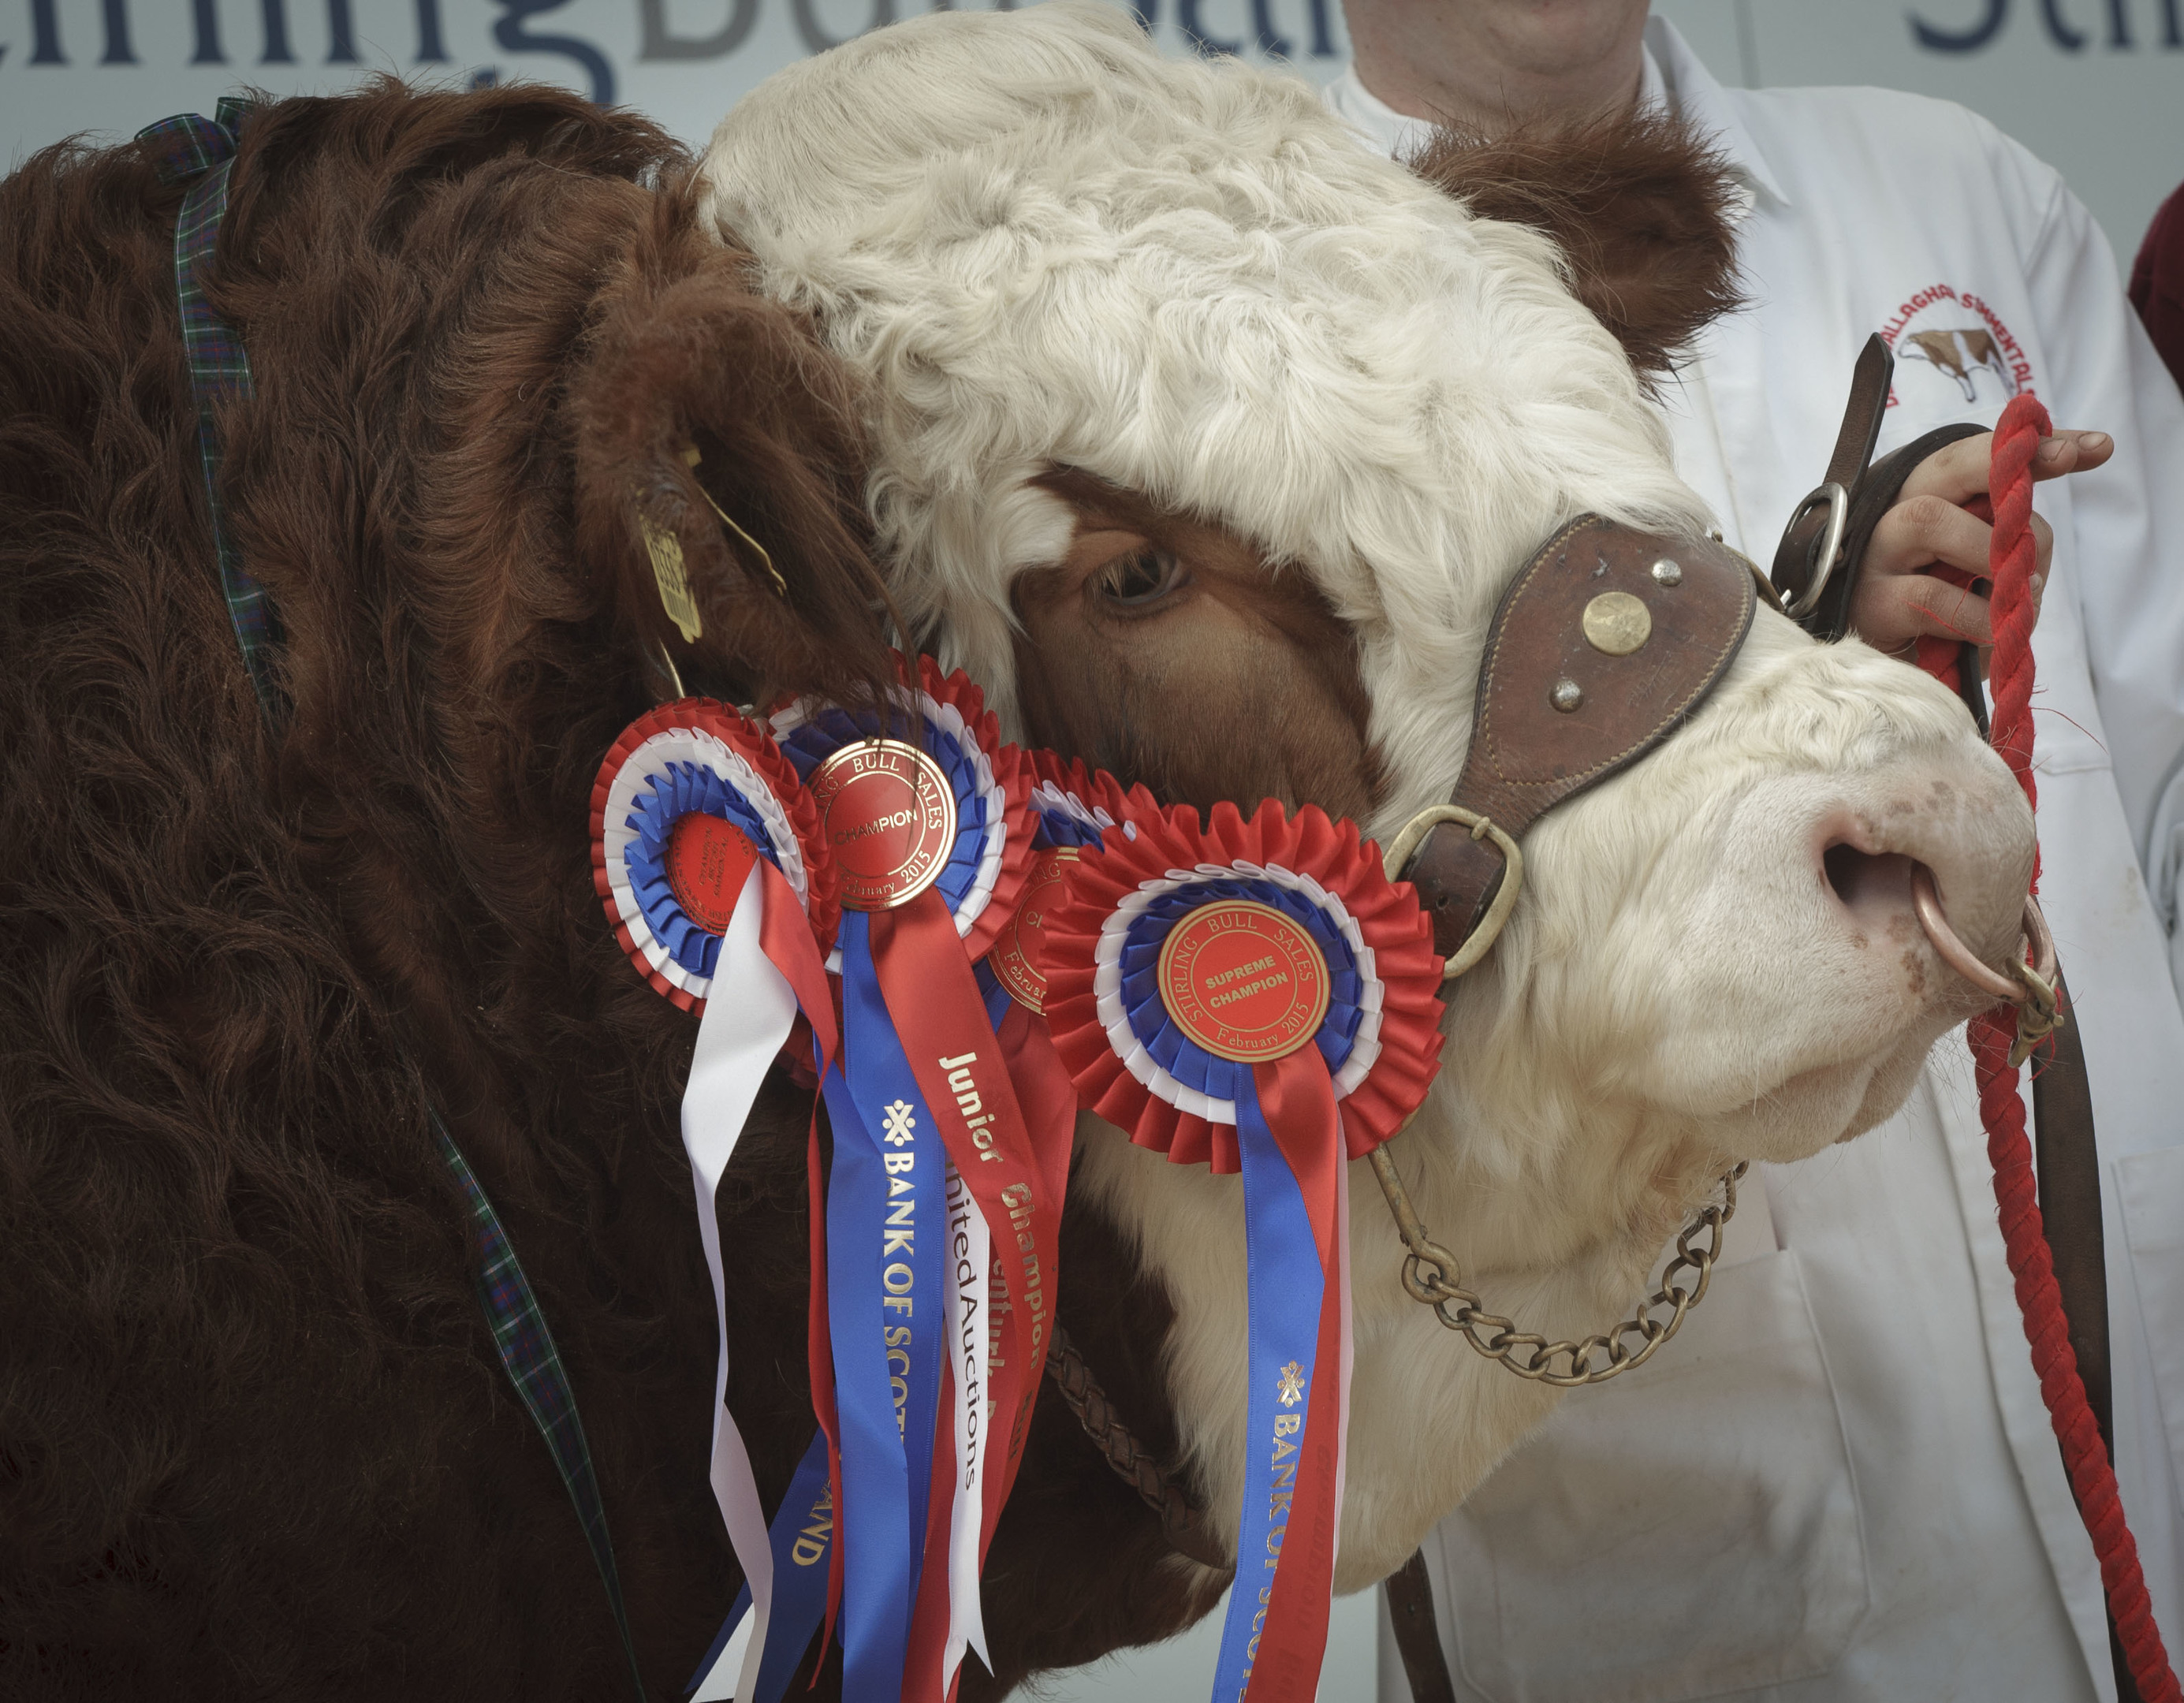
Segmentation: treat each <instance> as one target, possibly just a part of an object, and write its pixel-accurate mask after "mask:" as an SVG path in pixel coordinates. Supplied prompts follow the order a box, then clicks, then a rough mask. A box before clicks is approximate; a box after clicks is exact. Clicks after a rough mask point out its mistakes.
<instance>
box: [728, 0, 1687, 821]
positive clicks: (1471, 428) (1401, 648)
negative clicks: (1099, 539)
mask: <svg viewBox="0 0 2184 1703" xmlns="http://www.w3.org/2000/svg"><path fill="white" fill-rule="evenodd" d="M704 175H705V181H706V190H705V195H706V207H707V211H708V213H709V214H710V218H711V219H712V220H714V221H715V222H716V225H717V227H718V228H719V229H721V231H723V232H733V235H734V236H735V237H736V238H737V239H738V240H739V241H740V242H744V244H746V245H748V246H749V248H750V249H751V250H752V252H753V253H755V255H756V257H757V259H758V261H759V263H760V280H761V287H763V288H764V289H765V290H766V292H768V293H770V294H772V295H773V296H775V297H776V298H779V299H781V300H783V302H786V303H790V304H792V305H794V306H796V307H799V308H801V309H807V310H809V311H811V313H812V314H814V316H815V318H816V320H817V322H818V324H819V326H820V327H821V331H822V336H823V337H824V338H825V339H826V341H827V342H828V344H829V345H831V347H832V348H833V349H834V350H835V351H836V352H837V353H838V354H840V355H842V356H843V357H844V358H845V359H847V360H848V362H849V363H850V365H851V366H852V367H853V368H855V370H857V371H858V373H859V374H860V375H861V376H862V377H863V378H864V379H865V380H866V381H867V382H868V384H869V386H870V394H871V398H872V401H871V404H870V405H871V410H872V419H871V425H872V431H873V443H874V453H875V461H874V465H873V469H872V476H871V484H870V489H869V493H868V494H869V500H870V504H871V507H872V515H873V517H874V520H875V521H876V522H877V526H878V530H879V540H880V545H881V548H882V550H883V554H884V556H885V557H886V559H888V560H889V563H890V571H891V574H892V576H893V580H894V587H895V590H896V593H897V596H898V598H899V599H900V603H901V605H902V607H903V609H904V612H905V617H906V618H907V619H908V620H909V621H911V623H912V624H913V626H914V627H915V628H916V629H917V631H918V632H921V633H924V634H930V635H932V637H933V643H934V644H935V647H936V648H937V649H938V650H939V654H941V656H942V659H944V661H946V662H948V663H950V665H961V666H963V667H965V668H967V669H968V670H969V671H971V673H972V676H973V677H974V678H976V679H978V681H979V682H981V683H982V684H983V686H984V687H986V690H987V693H988V697H989V702H991V703H992V704H994V705H995V708H996V709H997V710H999V711H1000V713H1001V715H1002V718H1003V723H1004V726H1005V727H1006V728H1007V729H1008V730H1009V731H1010V732H1011V734H1018V733H1020V732H1021V728H1020V726H1018V725H1017V721H1016V717H1015V714H1014V711H1015V705H1016V691H1015V682H1014V678H1013V675H1014V662H1013V655H1012V649H1011V627H1012V623H1013V620H1014V617H1013V615H1012V614H1011V607H1010V603H1009V584H1010V582H1011V579H1012V577H1013V576H1015V575H1016V574H1017V573H1018V572H1020V571H1022V570H1024V569H1026V568H1028V567H1032V566H1036V565H1044V564H1046V563H1050V562H1053V561H1055V560H1057V559H1059V558H1060V556H1061V554H1062V552H1063V550H1064V548H1066V547H1067V543H1068V536H1069V532H1068V526H1069V521H1068V515H1067V510H1066V509H1064V508H1063V507H1062V505H1061V504H1060V503H1059V502H1058V501H1056V499H1055V498H1051V497H1050V496H1049V495H1048V494H1047V493H1045V491H1044V490H1041V489H1039V488H1036V487H1028V483H1027V481H1029V480H1031V479H1032V478H1034V476H1037V475H1039V474H1040V473H1042V472H1045V471H1046V470H1049V469H1050V468H1053V467H1056V466H1057V465H1059V466H1070V467H1075V468H1079V469H1082V470H1086V471H1088V472H1090V473H1093V474H1095V475H1098V476H1100V477H1101V478H1104V479H1106V480H1109V481H1112V482H1114V483H1115V484H1117V485H1119V486H1122V487H1127V488H1129V489H1132V490H1135V491H1138V492H1140V493H1144V494H1145V496H1147V497H1149V498H1151V499H1153V500H1154V501H1156V502H1157V503H1160V504H1166V505H1169V506H1172V507H1173V508H1175V509H1180V510H1184V511H1188V512H1190V513H1191V514H1193V515H1197V516H1199V517H1201V518H1205V519H1210V520H1216V521H1218V522H1220V523H1222V524H1223V525H1225V526H1229V527H1230V528H1232V529H1234V531H1237V532H1238V533H1240V534H1241V535H1242V536H1244V537H1248V538H1250V539H1251V540H1252V541H1253V542H1254V543H1256V544H1257V545H1258V546H1259V547H1260V548H1262V550H1263V551H1264V552H1265V553H1266V554H1267V556H1268V559H1270V560H1272V561H1273V562H1274V563H1276V564H1278V565H1287V566H1294V567H1295V568H1297V569H1299V570H1302V571H1305V572H1307V573H1308V574H1309V575H1310V576H1312V579H1313V580H1314V581H1315V582H1317V584H1318V586H1319V587H1320V589H1321V590H1322V591H1323V593H1325V595H1326V597H1327V598H1328V599H1329V603H1330V604H1332V605H1333V607H1334V609H1335V611H1336V613H1337V614H1339V615H1341V616H1342V617H1343V618H1344V619H1345V620H1346V621H1349V622H1350V623H1351V624H1352V626H1354V628H1355V630H1356V632H1357V638H1358V645H1359V655H1360V659H1361V665H1362V672H1363V679H1364V684H1365V687H1366V689H1367V692H1368V694H1369V696H1370V698H1371V699H1372V702H1373V724H1372V726H1371V730H1370V731H1371V733H1372V735H1373V737H1374V739H1375V740H1376V741H1377V743H1379V747H1380V749H1381V752H1382V754H1383V757H1384V759H1385V763H1386V772H1387V774H1388V776H1390V781H1391V782H1392V785H1391V786H1390V796H1389V798H1388V799H1387V800H1386V804H1385V812H1384V814H1385V815H1386V817H1387V818H1388V819H1389V820H1390V821H1401V819H1402V818H1403V817H1404V816H1405V815H1407V814H1408V813H1409V812H1411V811H1412V810H1416V809H1418V808H1419V807H1421V806H1422V805H1424V804H1427V803H1430V802H1434V801H1435V800H1437V799H1440V798H1444V797H1446V793H1447V791H1448V789H1449V787H1450V786H1451V784H1452V783H1453V782H1454V779H1455V771H1456V768H1457V765H1458V763H1459V762H1460V760H1461V758H1462V754H1463V749H1464V746H1465V743H1466V742H1467V740H1468V734H1469V722H1470V711H1471V702H1470V699H1471V691H1472V679H1473V675H1474V670H1475V665H1476V661H1477V657H1478V654H1479V646H1480V644H1481V643H1482V642H1483V637H1484V633H1485V625H1486V622H1487V620H1488V618H1489V616H1490V614H1491V611H1492V609H1493V606H1494V603H1495V601H1496V597H1497V596H1498V594H1499V592H1500V589H1501V587H1502V585H1503V584H1504V583H1506V582H1507V579H1508V577H1509V576H1510V575H1511V574H1512V573H1513V571H1514V570H1515V569H1516V567H1517V566H1518V564H1519V563H1520V562H1521V561H1522V560H1523V559H1524V557H1525V556H1526V555H1528V554H1529V552H1530V551H1531V550H1532V549H1533V548H1535V546H1536V545H1537V544H1538V543H1540V541H1541V539H1542V538H1543V537H1545V536H1546V534H1547V533H1548V532H1549V531H1552V528H1553V527H1554V526H1556V525H1557V524H1558V523H1559V522H1560V521H1561V520H1564V519H1566V518H1568V517H1569V516H1571V515H1575V514H1578V513H1580V512H1583V511H1585V510H1587V509H1591V510H1595V511H1597V512H1599V513H1602V514H1605V515H1610V516H1612V517H1613V518H1616V519H1619V520H1628V521H1630V522H1631V523H1633V524H1635V525H1638V526H1647V527H1652V528H1657V529H1661V530H1688V529H1691V528H1693V527H1695V526H1697V527H1703V526H1705V525H1707V524H1708V520H1707V515H1706V511H1705V509H1704V508H1703V506H1702V504H1701V503H1700V502H1699V500H1698V498H1697V497H1696V496H1695V495H1693V493H1691V491H1690V490H1689V489H1688V487H1685V485H1683V484H1682V483H1681V482H1680V481H1679V480H1678V479H1677V478H1676V477H1675V476H1674V472H1673V471H1672V470H1671V467H1670V463H1669V450H1668V443H1667V438H1666V435H1665V431H1664V429H1663V426H1662V425H1661V424H1660V422H1659V420H1658V417H1657V415H1655V414H1654V413H1653V412H1652V409H1650V408H1649V407H1648V406H1647V405H1646V402H1645V399H1644V398H1643V396H1642V394H1641V389H1640V386H1639V382H1638V379H1637V377H1636V376H1635V373H1634V371H1633V370H1632V368H1631V366H1630V361H1629V359H1627V357H1626V356H1625V354H1624V350H1623V349H1622V348H1621V347H1620V346H1619V344H1618V343H1617V342H1615V340H1614V339H1613V337H1610V335H1609V334H1608V333H1607V331H1605V330H1604V329H1603V328H1602V326H1601V325H1600V324H1599V322H1598V321H1597V320H1595V319H1594V318H1593V317H1592V316H1591V314H1589V313H1587V312H1586V311H1585V309H1584V308H1582V307H1581V306H1580V304H1579V303H1578V302H1577V301H1576V300H1575V298H1574V297H1573V296H1572V295H1571V294H1570V292H1569V290H1568V287H1567V284H1566V282H1565V279H1564V276H1563V271H1562V270H1561V268H1562V262H1561V258H1560V255H1559V252H1558V251H1557V249H1556V248H1555V247H1554V245H1553V244H1552V242H1549V241H1548V240H1547V239H1546V237H1542V236H1541V235H1540V234H1539V233H1538V232H1536V231H1532V230H1529V229H1528V228H1525V227H1523V226H1519V225H1509V224H1503V223H1498V222H1495V221H1491V220H1482V219H1477V218H1474V217H1472V216H1471V215H1470V214H1468V213H1467V212H1466V211H1465V210H1464V209H1463V207H1462V206H1461V205H1460V204H1458V203H1457V202H1456V201H1455V200H1453V199H1451V198H1450V197H1449V196H1447V195H1446V194H1444V193H1443V192H1440V191H1439V190H1437V189H1435V188H1433V187H1430V186H1428V185H1426V184H1424V183H1422V182H1420V181H1418V180H1417V179H1415V178H1413V177H1412V175H1410V174H1409V173H1408V172H1407V171H1406V170H1403V169H1402V168H1401V167H1400V166H1398V165H1396V164H1393V163H1392V162H1390V161H1388V160H1386V159H1379V158H1378V157H1376V156H1374V155H1373V154H1372V153H1369V152H1368V150H1367V149H1366V148H1364V147H1362V146H1360V145H1359V143H1358V142H1357V138H1356V137H1355V136H1352V135H1351V133H1350V132H1349V131H1347V130H1346V128H1345V127H1344V126H1343V125H1342V124H1341V123H1340V121H1339V120H1336V119H1335V118H1334V117H1333V116H1332V115H1331V114H1329V113H1328V112H1327V111H1325V110H1324V109H1323V108H1322V106H1321V105H1320V103H1319V102H1318V98H1317V97H1316V96H1315V95H1314V93H1313V92H1312V90H1311V88H1310V87H1308V86H1307V85H1306V84H1305V83H1303V82H1302V81H1300V80H1298V79H1296V78H1295V77H1293V76H1290V75H1283V74H1280V73H1279V72H1274V71H1269V70H1260V69H1257V68H1255V67H1252V66H1250V65H1246V64H1241V63H1240V62H1238V61H1234V60H1170V59H1165V58H1162V57H1161V56H1160V55H1159V54H1158V53H1156V52H1155V51H1154V49H1153V47H1152V46H1151V43H1150V42H1148V40H1147V39H1146V37H1145V35H1144V33H1143V32H1142V31H1141V30H1140V29H1139V26H1138V25H1137V24H1136V23H1135V21H1134V19H1133V18H1132V17H1131V15H1130V14H1128V13H1126V12H1124V11H1123V10H1121V9H1119V8H1115V7H1112V6H1109V5H1106V4H1102V3H1098V0H1051V3H1048V4H1045V5H1040V6H1036V7H1034V8H1029V9H1028V10H1024V11H1019V12H1009V13H999V12H995V13H973V12H938V13H933V14H929V15H927V16H923V17H920V18H917V19H913V20H911V21H909V22H906V23H904V24H901V25H896V26H894V27H893V28H890V29H887V30H883V31H877V32H876V33H874V34H872V35H870V36H864V37H861V38H860V39H859V40H857V41H855V42H850V43H849V44H847V45H845V46H844V47H838V48H836V49H834V50H833V52H831V53H826V54H823V55H821V56H820V57H818V58H814V59H811V60H806V61H805V62H803V63H800V64H796V65H794V66H791V67H790V68H788V70H783V71H782V72H780V73H778V74H777V75H775V76H773V77H772V78H770V79H769V80H768V81H766V83H764V84H762V85H761V86H760V87H759V88H758V89H757V90H756V91H755V92H753V93H752V94H751V95H750V96H749V97H747V98H746V99H745V100H744V102H743V103H741V104H740V105H738V107H737V108H736V109H734V110H733V111H732V112H731V113H730V114H728V115H727V118H725V119H724V120H722V121H721V125H720V126H719V127H718V129H717V130H716V131H715V132H714V135H713V139H712V142H711V146H710V149H709V150H708V152H707V153H706V156H705V164H704ZM1376 826H1378V824H1376Z"/></svg>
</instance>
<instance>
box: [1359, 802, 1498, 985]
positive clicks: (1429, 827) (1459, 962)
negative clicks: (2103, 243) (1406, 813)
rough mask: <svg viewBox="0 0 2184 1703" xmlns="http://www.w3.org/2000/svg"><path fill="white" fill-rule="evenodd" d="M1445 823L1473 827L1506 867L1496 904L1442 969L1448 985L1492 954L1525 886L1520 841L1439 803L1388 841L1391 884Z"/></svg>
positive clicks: (1457, 807) (1385, 864)
mask: <svg viewBox="0 0 2184 1703" xmlns="http://www.w3.org/2000/svg"><path fill="white" fill-rule="evenodd" d="M1443 822H1457V823H1459V824H1461V825H1462V826H1464V827H1467V828H1469V829H1470V830H1471V837H1472V838H1474V839H1475V840H1479V839H1490V840H1492V841H1493V842H1494V849H1495V850H1496V851H1498V852H1500V853H1501V854H1502V864H1503V865H1504V868H1503V871H1502V885H1501V886H1500V887H1499V888H1496V889H1495V893H1494V902H1493V904H1490V905H1488V906H1487V907H1486V915H1485V916H1482V917H1481V918H1479V927H1476V928H1474V929H1473V930H1472V931H1471V934H1470V937H1469V938H1468V939H1466V940H1465V941H1464V943H1463V945H1461V946H1459V947H1458V948H1457V950H1456V955H1455V956H1454V957H1452V958H1451V959H1450V960H1448V961H1447V962H1446V963H1445V964H1443V965H1442V966H1441V971H1440V979H1441V981H1442V982H1444V983H1446V982H1453V981H1455V980H1456V978H1457V977H1459V976H1461V975H1462V974H1463V972H1464V971H1467V970H1468V969H1470V968H1471V967H1472V966H1474V965H1475V964H1476V963H1478V962H1479V960H1480V959H1482V958H1484V957H1485V955H1486V954H1488V953H1489V952H1490V951H1492V950H1493V949H1494V943H1495V942H1496V940H1498V939H1500V938H1502V926H1503V925H1504V924H1505V923H1507V921H1509V913H1510V912H1511V911H1513V910H1515V909H1516V908H1517V894H1518V892H1519V890H1520V889H1522V888H1523V887H1524V853H1522V852H1520V851H1518V849H1517V842H1516V841H1514V840H1513V839H1512V838H1509V836H1508V835H1507V834H1506V833H1504V832H1502V830H1501V829H1500V828H1498V827H1496V826H1494V824H1493V822H1492V821H1490V819H1488V818H1487V817H1485V816H1482V815H1479V813H1478V812H1477V811H1476V810H1465V809H1464V808H1463V806H1462V805H1461V804H1435V805H1432V806H1430V807H1429V808H1428V809H1426V810H1420V811H1419V812H1418V815H1414V816H1412V818H1411V819H1410V821H1407V822H1405V823H1404V824H1403V826H1402V827H1401V829H1400V830H1399V831H1398V832H1397V833H1396V837H1395V838H1393V839H1392V840H1390V841H1389V842H1388V851H1387V855H1386V856H1385V858H1384V859H1383V860H1382V866H1383V867H1384V868H1385V870H1386V871H1387V872H1388V879H1389V880H1390V881H1401V879H1402V878H1403V870H1404V867H1405V866H1406V865H1407V864H1409V862H1410V860H1411V859H1412V857H1413V856H1415V855H1416V854H1417V853H1418V848H1419V847H1420V846H1421V845H1423V844H1424V843H1425V838H1426V836H1427V835H1428V834H1429V833H1431V832H1433V831H1434V829H1435V828H1436V827H1438V826H1440V824H1441V823H1443Z"/></svg>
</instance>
